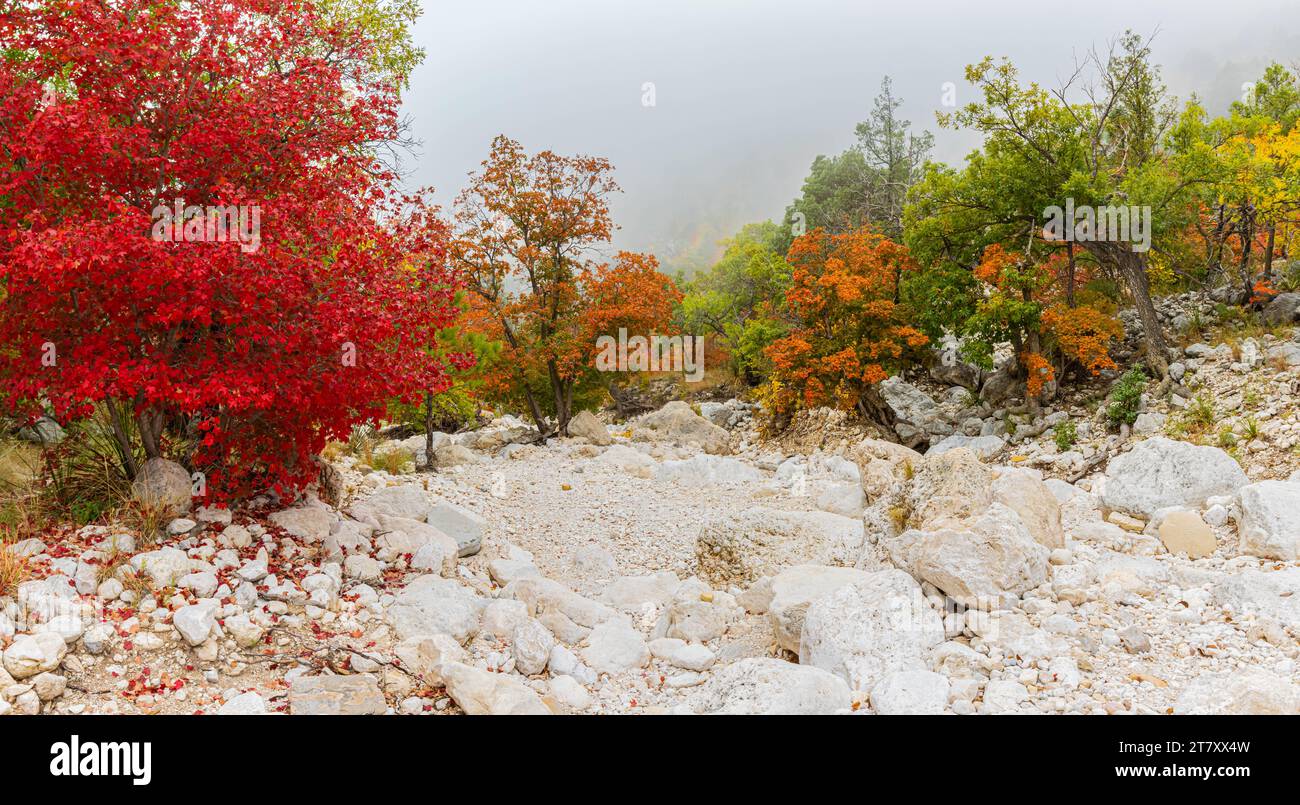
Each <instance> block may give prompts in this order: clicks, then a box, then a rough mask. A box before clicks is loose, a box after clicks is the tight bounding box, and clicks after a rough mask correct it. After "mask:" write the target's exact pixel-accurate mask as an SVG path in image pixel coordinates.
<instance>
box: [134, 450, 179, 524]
mask: <svg viewBox="0 0 1300 805" xmlns="http://www.w3.org/2000/svg"><path fill="white" fill-rule="evenodd" d="M192 492H193V488H192V486H191V481H190V474H189V473H188V472H186V471H185V468H184V467H182V466H181V465H180V464H177V463H176V462H175V461H168V460H167V459H165V458H151V459H149V460H148V461H146V462H145V463H144V466H143V467H141V468H140V471H139V472H138V473H136V476H135V480H134V481H132V482H131V494H132V496H133V497H134V498H135V499H136V500H138V501H139V502H141V503H143V504H144V505H145V506H148V507H150V508H155V509H160V510H162V511H163V512H164V513H166V514H167V515H168V516H171V517H179V516H180V515H182V514H185V513H186V512H188V511H189V510H190V502H191V493H192Z"/></svg>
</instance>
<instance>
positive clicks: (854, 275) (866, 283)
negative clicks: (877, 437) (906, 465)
mask: <svg viewBox="0 0 1300 805" xmlns="http://www.w3.org/2000/svg"><path fill="white" fill-rule="evenodd" d="M786 260H787V261H788V262H789V263H790V266H791V267H792V277H791V287H790V290H789V291H788V292H787V293H786V298H785V303H786V313H787V316H788V318H789V325H790V329H789V333H788V334H787V335H786V336H785V337H783V338H781V339H779V340H777V341H775V342H774V343H772V344H771V346H769V347H768V348H767V356H768V358H769V359H770V360H771V361H772V367H773V372H772V379H771V381H770V387H769V389H768V398H769V402H770V404H771V406H772V409H773V413H774V414H775V416H776V417H777V419H778V420H785V419H788V417H789V415H790V414H791V413H793V412H794V411H795V410H797V409H798V408H808V407H813V406H818V405H829V406H835V407H839V408H843V409H856V410H857V411H858V412H859V413H860V414H862V415H863V416H865V417H867V418H869V419H871V420H873V421H875V422H877V423H878V424H880V425H883V426H885V427H886V428H887V429H888V431H889V432H891V433H892V432H893V427H894V425H895V422H896V418H895V416H894V413H893V411H892V409H890V407H889V406H888V405H887V404H886V403H885V401H884V399H883V398H882V397H881V395H880V389H879V384H880V381H882V380H884V379H885V378H887V377H889V376H890V375H891V374H895V373H897V372H898V371H899V370H900V369H902V368H903V367H905V366H906V365H908V364H909V363H910V362H912V361H913V360H915V358H916V357H917V354H916V351H917V349H919V348H920V347H922V346H924V345H925V344H926V343H927V342H928V340H929V339H928V338H927V337H926V336H925V335H924V334H923V333H921V332H920V331H919V330H918V329H916V328H915V327H913V326H911V324H910V323H909V320H910V316H909V313H908V311H907V309H906V307H905V306H903V305H901V304H900V303H899V302H898V290H899V288H898V283H899V279H900V277H903V276H905V275H906V274H907V273H909V272H911V271H912V270H914V268H915V266H914V264H913V263H912V259H911V257H910V256H909V254H908V251H907V248H906V247H905V246H902V245H899V244H897V243H895V242H893V241H891V240H889V239H887V238H885V237H884V236H883V235H879V234H876V233H874V232H871V231H869V230H867V229H865V228H863V229H858V230H855V231H852V232H847V233H844V234H841V235H832V234H830V233H828V232H826V231H825V230H823V229H815V230H813V231H812V232H809V233H808V234H806V235H803V236H801V237H799V238H798V239H796V240H795V241H794V243H793V244H792V245H791V246H790V251H789V254H788V255H787V256H786Z"/></svg>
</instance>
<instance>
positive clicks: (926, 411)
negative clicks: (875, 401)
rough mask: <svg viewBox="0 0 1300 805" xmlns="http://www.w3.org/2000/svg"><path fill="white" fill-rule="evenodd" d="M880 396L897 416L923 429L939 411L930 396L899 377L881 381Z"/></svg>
mask: <svg viewBox="0 0 1300 805" xmlns="http://www.w3.org/2000/svg"><path fill="white" fill-rule="evenodd" d="M880 396H881V397H883V398H884V400H885V403H886V404H888V405H889V407H890V408H892V409H893V411H894V414H895V416H897V417H898V418H899V419H901V420H903V421H904V422H906V423H908V424H910V425H913V426H915V427H918V428H922V429H924V427H925V423H928V422H929V421H930V420H932V419H933V418H934V416H935V413H936V412H937V411H938V409H939V406H938V405H937V404H935V401H934V399H933V398H932V397H930V395H928V394H926V393H925V392H924V391H921V390H920V389H918V388H917V387H916V386H913V385H912V384H910V383H908V382H907V381H905V380H903V379H902V378H899V377H890V378H886V379H885V380H883V381H881V383H880Z"/></svg>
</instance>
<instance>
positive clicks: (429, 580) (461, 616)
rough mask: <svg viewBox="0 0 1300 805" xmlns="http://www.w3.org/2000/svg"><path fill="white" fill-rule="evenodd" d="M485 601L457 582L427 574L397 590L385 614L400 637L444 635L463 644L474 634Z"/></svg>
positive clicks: (477, 627)
mask: <svg viewBox="0 0 1300 805" xmlns="http://www.w3.org/2000/svg"><path fill="white" fill-rule="evenodd" d="M486 603H487V602H486V601H485V600H484V599H482V598H480V597H479V596H478V595H477V594H476V593H475V592H474V591H473V590H470V589H469V588H467V587H463V586H461V585H460V583H459V582H456V581H454V580H452V579H444V578H440V577H438V576H434V575H427V576H420V577H419V578H417V579H416V580H415V581H413V582H411V583H410V584H408V585H407V586H406V589H404V590H402V592H400V593H398V595H397V598H395V599H394V600H393V603H392V605H391V606H389V608H388V611H387V613H386V615H385V616H386V618H387V620H388V625H389V626H391V627H393V631H394V632H396V633H397V637H398V639H400V640H405V639H407V638H409V637H418V636H421V635H435V634H448V635H451V636H452V637H453V638H455V639H456V640H457V641H458V642H460V643H464V642H466V641H467V640H469V639H470V638H471V637H473V636H474V635H476V634H478V630H479V622H480V619H481V617H482V614H483V607H484V606H485V605H486Z"/></svg>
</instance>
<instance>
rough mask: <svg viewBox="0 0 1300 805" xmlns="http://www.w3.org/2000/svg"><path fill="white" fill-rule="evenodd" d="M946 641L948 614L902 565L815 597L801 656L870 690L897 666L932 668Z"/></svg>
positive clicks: (805, 624)
mask: <svg viewBox="0 0 1300 805" xmlns="http://www.w3.org/2000/svg"><path fill="white" fill-rule="evenodd" d="M942 642H943V619H942V618H941V617H940V615H939V613H938V612H936V611H935V610H934V608H933V607H931V606H930V603H929V602H928V601H926V599H925V597H924V596H923V595H922V594H921V588H920V586H919V585H918V584H917V583H916V582H915V581H914V580H913V579H912V577H911V576H909V575H907V574H906V573H904V572H903V571H901V570H897V569H895V568H890V569H889V570H881V571H879V572H876V573H872V574H870V575H869V576H868V578H866V579H865V580H862V581H857V582H854V583H852V584H846V585H844V586H843V587H840V588H839V589H838V590H835V591H833V592H831V593H829V594H827V595H823V596H821V597H819V598H817V599H816V600H814V601H813V602H812V604H811V605H810V606H809V607H808V611H807V614H806V615H805V616H804V621H803V631H802V634H801V636H800V640H799V662H800V663H801V664H803V665H811V666H814V667H817V668H821V669H823V670H826V671H830V672H831V673H833V674H835V675H837V676H839V677H840V678H841V679H843V680H844V681H845V682H846V683H848V685H849V687H850V688H852V689H853V690H860V691H870V690H871V689H872V687H873V686H874V685H875V684H876V683H877V682H878V681H880V680H881V679H882V678H884V677H885V676H886V675H888V674H891V673H893V672H896V671H924V670H926V667H925V666H926V663H925V655H926V653H927V652H928V651H929V650H930V649H931V648H933V647H934V646H937V645H938V644H940V643H942Z"/></svg>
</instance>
